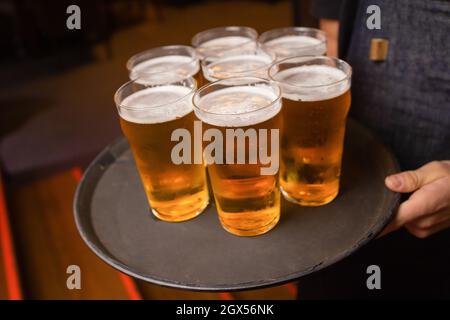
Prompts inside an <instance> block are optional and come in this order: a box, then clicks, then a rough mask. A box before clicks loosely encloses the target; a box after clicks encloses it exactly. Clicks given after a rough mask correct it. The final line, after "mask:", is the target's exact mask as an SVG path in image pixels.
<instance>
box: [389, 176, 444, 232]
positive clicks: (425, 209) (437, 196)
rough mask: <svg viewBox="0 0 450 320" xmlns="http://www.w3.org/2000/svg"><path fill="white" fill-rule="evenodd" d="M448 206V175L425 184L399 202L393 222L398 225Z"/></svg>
mask: <svg viewBox="0 0 450 320" xmlns="http://www.w3.org/2000/svg"><path fill="white" fill-rule="evenodd" d="M449 206H450V177H448V178H442V179H439V180H437V181H435V182H433V183H430V184H427V185H425V186H423V187H422V188H420V189H419V190H417V191H416V192H414V193H413V194H412V195H411V197H410V198H409V199H408V200H406V201H405V202H403V203H402V204H400V207H399V208H398V212H397V215H396V217H395V220H394V223H395V224H396V225H397V226H398V227H400V226H403V225H405V224H406V223H409V222H411V221H414V220H416V219H418V218H424V217H426V216H428V215H431V214H433V213H436V212H438V211H441V210H442V209H444V208H446V207H449Z"/></svg>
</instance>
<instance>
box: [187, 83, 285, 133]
mask: <svg viewBox="0 0 450 320" xmlns="http://www.w3.org/2000/svg"><path fill="white" fill-rule="evenodd" d="M276 99H277V95H276V93H275V92H274V90H273V89H272V88H271V87H269V86H265V85H261V86H236V87H231V88H225V89H222V90H219V91H216V92H213V93H210V94H208V95H205V96H204V97H203V98H200V100H199V101H198V102H197V106H198V108H196V109H195V113H196V115H197V117H198V118H199V119H200V120H202V121H203V122H206V123H209V124H211V125H215V126H219V127H245V126H250V125H255V124H258V123H261V122H264V121H266V120H269V119H271V118H273V117H274V116H275V115H276V114H277V113H278V112H279V111H280V110H281V100H278V101H277V102H276V103H273V101H275V100H276ZM272 103H273V104H272ZM271 104H272V105H271ZM269 105H270V106H269Z"/></svg>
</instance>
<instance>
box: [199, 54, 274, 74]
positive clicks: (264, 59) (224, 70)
mask: <svg viewBox="0 0 450 320" xmlns="http://www.w3.org/2000/svg"><path fill="white" fill-rule="evenodd" d="M274 60H275V55H273V54H270V53H269V52H267V51H265V50H263V49H260V48H258V49H256V50H255V51H254V52H248V53H237V54H229V55H226V56H223V57H220V58H218V59H210V58H205V59H204V60H203V61H202V63H201V65H202V71H203V77H204V78H205V79H206V80H207V81H209V82H213V81H216V80H220V79H228V78H232V77H243V76H249V77H257V78H263V79H268V71H269V67H270V66H271V65H272V63H273V61H274Z"/></svg>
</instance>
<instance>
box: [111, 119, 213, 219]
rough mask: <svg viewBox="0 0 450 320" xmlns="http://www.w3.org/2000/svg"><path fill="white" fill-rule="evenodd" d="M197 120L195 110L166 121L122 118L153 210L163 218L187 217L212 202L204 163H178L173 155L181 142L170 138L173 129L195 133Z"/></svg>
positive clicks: (196, 213) (122, 125) (121, 120)
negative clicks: (137, 121) (134, 121)
mask: <svg viewBox="0 0 450 320" xmlns="http://www.w3.org/2000/svg"><path fill="white" fill-rule="evenodd" d="M194 120H196V117H195V115H194V113H193V112H190V113H189V114H187V115H186V116H183V117H181V118H178V119H175V120H172V121H167V122H163V123H152V124H140V123H133V122H129V121H127V120H125V119H123V118H121V119H120V124H121V127H122V131H123V133H124V134H125V136H126V137H127V138H128V141H129V142H130V145H131V149H132V151H133V155H134V159H135V161H136V165H137V168H138V171H139V174H140V176H141V180H142V183H143V185H144V188H145V192H146V194H147V198H148V201H149V203H150V206H151V207H152V211H153V213H154V214H155V215H156V216H157V217H158V218H160V219H161V220H165V221H185V220H188V219H191V218H193V217H195V216H197V215H199V214H200V213H201V212H202V211H203V209H204V208H205V207H206V206H207V205H208V188H207V185H206V178H205V168H204V166H203V165H202V164H180V165H175V164H174V163H173V162H172V159H171V150H172V148H173V146H175V145H176V144H177V143H178V142H177V141H171V140H170V137H171V134H172V131H174V130H175V129H178V128H185V129H188V130H189V132H190V133H191V136H192V135H193V128H194V123H193V121H194ZM191 152H192V154H194V153H193V150H191Z"/></svg>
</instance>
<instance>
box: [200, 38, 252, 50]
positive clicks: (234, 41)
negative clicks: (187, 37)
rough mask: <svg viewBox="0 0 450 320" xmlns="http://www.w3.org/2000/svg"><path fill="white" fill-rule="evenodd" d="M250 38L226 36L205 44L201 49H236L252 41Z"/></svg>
mask: <svg viewBox="0 0 450 320" xmlns="http://www.w3.org/2000/svg"><path fill="white" fill-rule="evenodd" d="M250 40H251V39H250V38H247V37H242V36H226V37H220V38H215V39H211V40H208V41H205V42H203V43H202V44H201V45H200V46H199V47H200V48H210V47H225V48H227V47H234V46H238V45H240V44H243V43H245V42H248V41H250Z"/></svg>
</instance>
